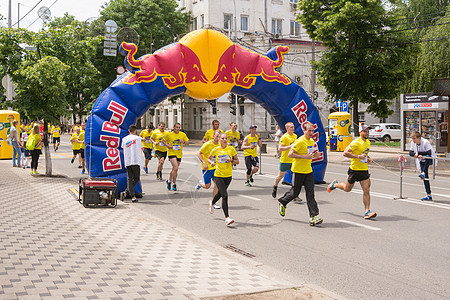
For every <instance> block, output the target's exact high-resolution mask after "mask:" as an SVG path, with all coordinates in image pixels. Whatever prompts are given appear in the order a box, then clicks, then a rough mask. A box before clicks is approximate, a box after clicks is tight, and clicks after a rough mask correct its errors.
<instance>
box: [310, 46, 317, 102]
mask: <svg viewBox="0 0 450 300" xmlns="http://www.w3.org/2000/svg"><path fill="white" fill-rule="evenodd" d="M311 50H312V61H313V63H314V62H315V61H316V46H315V41H314V39H313V40H312V47H311ZM315 93H316V71H315V70H314V68H313V66H311V100H312V102H313V104H314V105H316V104H317V103H316V100H315V99H314V94H315Z"/></svg>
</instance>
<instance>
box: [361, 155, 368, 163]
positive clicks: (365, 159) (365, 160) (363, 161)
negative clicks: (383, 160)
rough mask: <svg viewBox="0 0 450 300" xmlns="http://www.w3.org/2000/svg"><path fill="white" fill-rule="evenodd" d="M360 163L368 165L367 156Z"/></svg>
mask: <svg viewBox="0 0 450 300" xmlns="http://www.w3.org/2000/svg"><path fill="white" fill-rule="evenodd" d="M359 161H360V162H362V163H363V164H367V156H366V157H364V159H360V160H359Z"/></svg>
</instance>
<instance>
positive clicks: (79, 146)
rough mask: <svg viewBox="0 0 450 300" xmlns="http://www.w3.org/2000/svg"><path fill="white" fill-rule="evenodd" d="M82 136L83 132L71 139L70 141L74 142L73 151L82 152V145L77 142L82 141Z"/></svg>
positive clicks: (73, 135) (75, 134)
mask: <svg viewBox="0 0 450 300" xmlns="http://www.w3.org/2000/svg"><path fill="white" fill-rule="evenodd" d="M80 135H81V132H80V133H79V134H78V133H76V132H75V133H74V134H72V136H71V137H70V141H71V142H72V149H73V150H80V149H81V144H80V143H78V142H77V140H79V139H80Z"/></svg>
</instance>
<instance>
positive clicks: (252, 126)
mask: <svg viewBox="0 0 450 300" xmlns="http://www.w3.org/2000/svg"><path fill="white" fill-rule="evenodd" d="M253 128H258V126H256V125H251V126H250V128H249V129H253Z"/></svg>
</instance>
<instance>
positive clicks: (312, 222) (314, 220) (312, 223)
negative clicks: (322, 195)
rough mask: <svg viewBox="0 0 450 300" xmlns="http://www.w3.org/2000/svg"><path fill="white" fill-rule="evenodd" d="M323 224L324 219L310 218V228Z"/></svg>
mask: <svg viewBox="0 0 450 300" xmlns="http://www.w3.org/2000/svg"><path fill="white" fill-rule="evenodd" d="M322 222H323V219H322V218H319V217H317V216H314V217H312V218H309V226H316V225H319V224H322Z"/></svg>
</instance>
